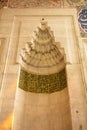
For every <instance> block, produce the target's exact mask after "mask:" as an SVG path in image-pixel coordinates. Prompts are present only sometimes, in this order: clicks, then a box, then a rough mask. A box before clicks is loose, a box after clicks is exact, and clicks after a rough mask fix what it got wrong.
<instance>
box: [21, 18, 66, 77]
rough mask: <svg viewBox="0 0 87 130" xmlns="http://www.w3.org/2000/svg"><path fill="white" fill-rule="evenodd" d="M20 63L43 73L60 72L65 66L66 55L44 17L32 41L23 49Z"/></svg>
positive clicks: (35, 71)
mask: <svg viewBox="0 0 87 130" xmlns="http://www.w3.org/2000/svg"><path fill="white" fill-rule="evenodd" d="M20 64H21V66H22V67H23V68H24V69H25V70H26V71H27V72H32V73H36V74H41V75H48V74H52V73H56V72H60V71H61V70H62V69H63V68H64V67H65V64H64V56H63V54H62V53H61V52H60V50H59V48H58V47H57V46H56V44H55V40H54V35H53V31H51V30H50V27H49V26H48V25H47V22H46V21H45V20H44V19H42V21H41V22H40V26H38V27H37V28H36V30H35V31H34V32H33V36H32V40H31V43H27V44H26V45H25V47H24V48H23V49H22V52H21V58H20Z"/></svg>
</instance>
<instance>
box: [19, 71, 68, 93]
mask: <svg viewBox="0 0 87 130" xmlns="http://www.w3.org/2000/svg"><path fill="white" fill-rule="evenodd" d="M65 87H67V83H66V73H65V69H63V70H62V71H61V72H59V73H55V74H51V75H36V74H31V73H27V72H26V71H24V70H23V69H21V72H20V80H19V88H21V89H23V90H24V91H26V92H33V93H53V92H56V91H61V90H63V89H64V88H65Z"/></svg>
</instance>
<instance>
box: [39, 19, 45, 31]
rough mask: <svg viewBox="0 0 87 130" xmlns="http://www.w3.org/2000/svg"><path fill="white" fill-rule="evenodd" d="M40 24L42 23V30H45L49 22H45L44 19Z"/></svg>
mask: <svg viewBox="0 0 87 130" xmlns="http://www.w3.org/2000/svg"><path fill="white" fill-rule="evenodd" d="M40 23H41V24H40V28H41V29H42V30H45V29H46V28H47V21H45V19H44V18H42V19H41V22H40Z"/></svg>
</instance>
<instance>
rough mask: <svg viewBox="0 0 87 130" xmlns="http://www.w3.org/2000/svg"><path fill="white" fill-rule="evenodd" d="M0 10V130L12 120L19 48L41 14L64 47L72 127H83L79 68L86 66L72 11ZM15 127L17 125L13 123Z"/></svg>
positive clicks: (83, 129) (6, 128)
mask: <svg viewBox="0 0 87 130" xmlns="http://www.w3.org/2000/svg"><path fill="white" fill-rule="evenodd" d="M0 12H1V19H0V50H1V51H0V53H1V54H0V55H1V57H0V75H1V76H0V130H10V129H11V128H12V126H13V124H14V123H13V122H14V120H13V119H14V118H16V115H15V114H14V116H13V111H14V102H15V104H16V101H15V98H18V97H16V96H15V95H16V92H17V83H18V75H19V65H18V61H19V53H20V49H21V48H22V47H23V46H24V44H25V43H26V42H28V41H30V39H31V35H32V32H33V30H34V29H35V28H36V26H37V25H38V24H39V21H40V19H41V18H42V17H44V18H46V19H47V21H48V23H49V25H50V26H51V28H52V30H53V31H54V35H55V40H56V42H60V46H61V47H62V48H64V50H65V55H66V68H67V80H68V94H69V101H70V108H71V119H72V129H73V130H86V129H87V126H86V124H87V123H86V121H87V119H86V118H87V116H86V98H85V92H86V91H85V90H84V88H85V87H86V86H85V85H84V83H85V82H86V78H85V75H84V71H83V68H85V69H86V66H85V67H83V56H82V49H83V51H84V48H85V47H82V46H81V44H82V41H81V38H80V33H79V27H78V22H77V12H76V10H75V9H52V10H51V9H50V10H49V9H33V10H32V9H3V10H2V11H0ZM83 43H84V40H83ZM2 48H3V50H2ZM83 79H85V80H83ZM17 94H18V93H17ZM19 96H20V95H19ZM50 101H51V99H50ZM55 101H56V100H55ZM62 105H63V104H62ZM57 107H59V106H56V108H57ZM34 109H35V108H34ZM15 110H16V109H15ZM41 111H42V110H41ZM53 111H54V110H53ZM50 112H51V111H50ZM57 112H58V111H57ZM16 114H17V113H16ZM26 118H27V117H26ZM45 118H46V117H45ZM21 119H22V118H21ZM55 119H56V118H55ZM60 120H61V118H60ZM66 120H67V119H66ZM42 121H43V120H42ZM20 122H22V120H21V121H20ZM78 122H79V123H78ZM45 123H47V122H45ZM61 126H62V125H60V127H59V128H61ZM16 127H18V126H17V125H15V128H16ZM55 129H56V128H55ZM61 129H62V128H61ZM18 130H19V129H18ZM52 130H53V129H52ZM69 130H70V129H69Z"/></svg>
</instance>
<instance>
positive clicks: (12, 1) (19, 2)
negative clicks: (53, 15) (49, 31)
mask: <svg viewBox="0 0 87 130" xmlns="http://www.w3.org/2000/svg"><path fill="white" fill-rule="evenodd" d="M61 6H62V0H9V3H8V7H10V8H28V7H29V8H31V7H32V8H37V7H44V8H55V7H57V8H61Z"/></svg>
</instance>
